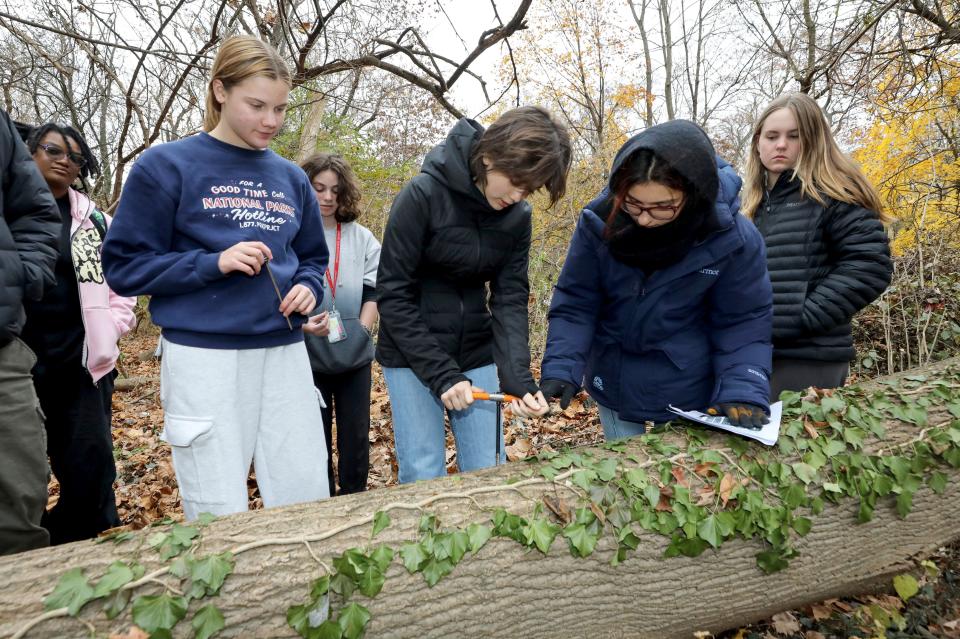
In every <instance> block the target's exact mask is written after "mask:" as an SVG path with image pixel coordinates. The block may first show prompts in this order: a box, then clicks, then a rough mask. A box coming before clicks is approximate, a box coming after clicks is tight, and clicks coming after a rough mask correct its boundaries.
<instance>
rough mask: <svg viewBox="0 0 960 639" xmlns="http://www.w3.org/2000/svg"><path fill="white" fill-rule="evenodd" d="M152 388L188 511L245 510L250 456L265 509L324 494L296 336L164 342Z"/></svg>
mask: <svg viewBox="0 0 960 639" xmlns="http://www.w3.org/2000/svg"><path fill="white" fill-rule="evenodd" d="M160 395H161V401H162V402H163V408H164V430H163V436H162V437H163V440H164V441H166V442H168V443H169V444H170V448H171V450H172V451H173V467H174V470H175V471H176V474H177V483H178V484H179V485H180V497H181V501H182V502H183V512H184V515H185V516H186V518H187V519H196V517H197V516H198V515H199V514H200V513H202V512H209V513H212V514H214V515H226V514H229V513H236V512H242V511H245V510H246V509H247V501H248V500H247V474H248V473H249V470H250V462H251V460H252V461H253V464H254V468H255V470H256V473H257V484H258V486H259V487H260V495H261V496H262V497H263V505H264V506H266V507H268V508H269V507H271V506H283V505H286V504H295V503H300V502H307V501H314V500H317V499H324V498H326V497H329V496H330V489H329V486H328V485H327V446H326V440H325V439H324V434H323V420H322V419H321V416H320V403H319V398H318V394H317V391H316V389H314V387H313V378H312V376H311V374H310V362H309V360H308V359H307V350H306V347H305V346H304V343H303V342H298V343H296V344H290V345H288V346H275V347H271V348H259V349H243V350H227V349H214V348H196V347H192V346H182V345H180V344H174V343H172V342H170V341H168V340H163V359H162V360H161V366H160Z"/></svg>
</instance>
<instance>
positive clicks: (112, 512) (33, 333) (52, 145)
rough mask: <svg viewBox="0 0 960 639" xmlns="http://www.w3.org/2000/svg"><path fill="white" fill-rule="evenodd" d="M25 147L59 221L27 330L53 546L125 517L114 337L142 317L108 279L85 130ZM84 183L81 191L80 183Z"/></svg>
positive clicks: (47, 128) (51, 128)
mask: <svg viewBox="0 0 960 639" xmlns="http://www.w3.org/2000/svg"><path fill="white" fill-rule="evenodd" d="M27 148H28V149H29V150H30V152H31V153H32V154H33V159H34V160H35V161H36V163H37V167H38V168H39V169H40V173H41V174H42V175H43V177H44V179H45V180H46V182H47V185H48V186H49V187H50V191H51V192H52V193H53V196H54V198H56V200H57V204H58V205H59V206H60V215H61V217H62V219H63V225H62V227H61V233H60V255H59V257H58V258H57V265H56V269H55V270H56V276H57V282H56V285H55V286H54V287H53V288H52V289H48V290H47V292H46V293H45V294H44V296H43V299H41V300H40V301H38V302H32V301H29V300H28V301H26V302H25V310H26V313H27V323H26V325H25V326H24V331H23V339H24V341H25V342H26V343H27V344H28V345H29V346H30V348H31V349H32V350H33V352H34V353H35V354H36V356H37V364H36V366H35V367H34V369H33V383H34V386H35V387H36V389H37V396H38V398H39V400H40V406H41V408H42V409H43V412H44V414H45V415H46V418H47V419H46V422H45V426H46V431H47V452H48V455H49V457H50V466H51V468H52V469H53V474H54V475H56V477H57V481H58V482H59V483H60V497H59V498H58V500H57V503H56V505H55V506H54V507H53V508H51V509H50V510H49V511H47V512H46V513H44V515H43V518H42V519H41V522H40V523H41V524H42V525H43V527H44V528H46V529H47V530H48V531H49V532H50V543H51V544H62V543H66V542H68V541H76V540H79V539H88V538H91V537H96V536H97V534H99V533H101V532H103V531H104V530H106V529H108V528H112V527H114V526H118V525H120V520H119V518H118V516H117V507H116V498H115V496H114V493H113V480H114V479H116V476H117V469H116V466H115V464H114V461H113V439H112V437H111V433H110V422H111V401H112V398H113V380H114V378H115V377H116V374H117V373H116V370H115V366H116V363H117V357H118V356H119V355H120V351H119V349H118V347H117V340H119V339H120V336H121V335H123V334H124V333H126V332H127V331H129V330H130V329H131V328H133V326H134V324H135V323H136V320H135V318H134V314H133V308H134V306H135V305H136V299H135V298H132V297H122V296H120V295H117V294H116V293H115V292H113V291H112V290H110V287H109V286H107V283H106V281H105V280H104V278H103V267H102V265H101V263H100V250H101V247H102V245H103V238H104V235H105V234H106V231H107V227H108V226H109V224H110V218H109V217H108V216H107V215H105V214H103V213H101V212H100V211H99V210H97V208H96V206H94V204H93V202H91V201H90V199H89V198H88V197H87V195H86V194H85V193H84V192H83V191H85V190H86V178H88V177H91V176H93V177H96V176H97V175H99V174H100V168H99V166H98V164H97V161H96V159H95V158H94V156H93V153H92V152H91V151H90V147H88V146H87V143H86V141H85V140H84V139H83V136H81V135H80V134H79V133H78V132H77V131H76V130H74V129H73V128H71V127H69V126H59V125H57V124H54V123H52V122H51V123H47V124H44V125H42V126H40V127H38V128H36V129H34V130H33V131H32V132H31V134H30V136H29V137H28V138H27ZM78 181H79V182H80V185H82V186H80V188H82V189H83V190H82V191H81V190H77V189H75V188H74V186H77V182H78Z"/></svg>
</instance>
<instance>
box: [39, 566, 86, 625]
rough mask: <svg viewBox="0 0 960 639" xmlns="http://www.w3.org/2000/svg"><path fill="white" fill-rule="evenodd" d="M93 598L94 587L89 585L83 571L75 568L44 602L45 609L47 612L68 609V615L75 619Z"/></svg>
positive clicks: (63, 578)
mask: <svg viewBox="0 0 960 639" xmlns="http://www.w3.org/2000/svg"><path fill="white" fill-rule="evenodd" d="M93 598H94V590H93V587H92V586H91V585H90V584H89V583H87V578H86V577H84V576H83V570H81V569H80V568H73V569H72V570H68V571H67V572H66V573H64V574H63V576H62V577H60V581H58V582H57V586H56V587H55V588H54V589H53V592H51V593H50V594H49V595H48V596H47V598H46V599H44V600H43V607H44V608H45V609H47V610H56V609H57V608H66V609H67V613H68V614H69V615H70V616H71V617H75V616H77V613H78V612H80V609H81V608H83V605H84V604H85V603H87V602H88V601H90V600H91V599H93Z"/></svg>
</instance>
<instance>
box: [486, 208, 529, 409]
mask: <svg viewBox="0 0 960 639" xmlns="http://www.w3.org/2000/svg"><path fill="white" fill-rule="evenodd" d="M530 234H531V222H530V219H529V218H528V219H527V224H526V227H525V228H524V230H523V234H522V235H521V237H520V238H519V239H518V241H517V243H516V245H515V246H514V248H513V253H512V255H511V257H510V260H509V261H508V262H507V263H506V264H505V265H504V266H503V268H501V269H500V272H499V273H497V276H496V277H495V278H494V279H493V280H492V281H491V282H490V310H491V313H490V314H491V316H492V319H493V360H494V362H496V364H497V372H498V373H499V376H500V387H501V390H503V391H504V392H507V393H510V394H511V395H516V396H518V397H523V395H524V394H526V393H536V392H537V385H536V384H535V383H534V382H533V375H531V374H530V340H529V324H528V317H527V304H528V302H529V299H530V282H529V279H528V277H527V267H528V265H529V263H530Z"/></svg>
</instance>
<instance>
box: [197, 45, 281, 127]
mask: <svg viewBox="0 0 960 639" xmlns="http://www.w3.org/2000/svg"><path fill="white" fill-rule="evenodd" d="M256 76H263V77H267V78H270V79H271V80H283V81H284V82H286V83H287V86H291V83H292V79H291V76H290V69H289V68H287V64H286V62H284V60H283V58H282V57H280V54H279V53H277V50H276V49H274V48H273V47H272V46H270V45H269V44H267V43H266V42H264V41H263V40H260V39H259V38H256V37H254V36H233V37H232V38H228V39H226V40H225V41H224V42H223V44H222V45H221V46H220V50H219V51H218V52H217V57H216V58H214V60H213V68H212V69H211V70H210V82H208V83H207V99H206V106H207V112H206V113H205V114H204V117H203V130H204V131H207V132H209V131H213V129H215V128H216V126H217V124H219V123H220V103H219V102H217V98H216V96H215V95H214V94H213V81H214V80H220V81H221V82H222V83H223V88H224V89H226V90H227V91H229V90H230V89H231V88H233V87H234V86H236V85H237V84H239V83H241V82H243V81H244V80H246V79H247V78H252V77H256Z"/></svg>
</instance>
